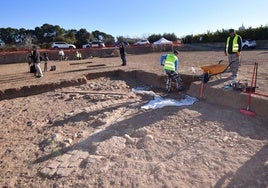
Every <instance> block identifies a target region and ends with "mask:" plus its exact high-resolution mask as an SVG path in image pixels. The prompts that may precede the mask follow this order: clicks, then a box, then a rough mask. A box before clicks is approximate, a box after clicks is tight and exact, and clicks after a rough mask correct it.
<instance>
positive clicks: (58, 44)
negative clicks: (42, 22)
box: [51, 42, 76, 49]
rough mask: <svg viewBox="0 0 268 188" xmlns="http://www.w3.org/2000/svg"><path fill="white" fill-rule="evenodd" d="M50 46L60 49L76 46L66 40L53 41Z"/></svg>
mask: <svg viewBox="0 0 268 188" xmlns="http://www.w3.org/2000/svg"><path fill="white" fill-rule="evenodd" d="M51 47H52V48H54V49H61V48H67V49H71V48H76V46H75V45H73V44H68V43H66V42H53V43H52V45H51Z"/></svg>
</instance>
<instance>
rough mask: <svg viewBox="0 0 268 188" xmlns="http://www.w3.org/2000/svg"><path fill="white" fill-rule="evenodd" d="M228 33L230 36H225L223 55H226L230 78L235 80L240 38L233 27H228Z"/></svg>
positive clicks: (240, 46)
mask: <svg viewBox="0 0 268 188" xmlns="http://www.w3.org/2000/svg"><path fill="white" fill-rule="evenodd" d="M229 34H230V36H229V37H228V38H227V41H226V44H225V56H227V55H228V61H229V65H230V69H231V72H232V75H231V79H232V80H235V79H236V77H237V72H238V68H239V65H240V55H241V49H242V38H241V37H240V36H239V35H237V34H236V33H235V30H234V29H230V30H229Z"/></svg>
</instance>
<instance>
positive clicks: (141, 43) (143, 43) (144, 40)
mask: <svg viewBox="0 0 268 188" xmlns="http://www.w3.org/2000/svg"><path fill="white" fill-rule="evenodd" d="M148 44H150V42H149V41H148V40H147V39H142V40H139V41H137V42H136V43H134V45H135V46H138V45H148Z"/></svg>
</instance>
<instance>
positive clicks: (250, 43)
mask: <svg viewBox="0 0 268 188" xmlns="http://www.w3.org/2000/svg"><path fill="white" fill-rule="evenodd" d="M256 45H257V44H256V41H255V40H251V39H243V40H242V49H249V48H250V49H254V48H255V47H256Z"/></svg>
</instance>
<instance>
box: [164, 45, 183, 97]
mask: <svg viewBox="0 0 268 188" xmlns="http://www.w3.org/2000/svg"><path fill="white" fill-rule="evenodd" d="M178 55H179V51H177V50H174V52H173V53H172V54H165V55H162V56H161V58H160V64H161V65H162V66H164V71H165V72H166V74H167V80H166V91H167V92H170V91H171V83H172V80H173V81H174V82H175V83H176V88H177V91H178V92H181V91H182V90H183V88H182V80H181V78H180V75H179V74H178V64H179V59H178Z"/></svg>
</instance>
